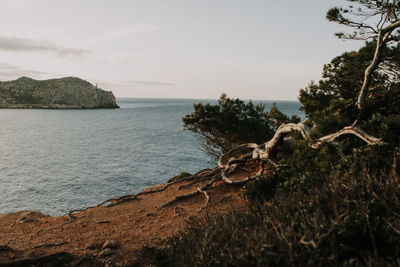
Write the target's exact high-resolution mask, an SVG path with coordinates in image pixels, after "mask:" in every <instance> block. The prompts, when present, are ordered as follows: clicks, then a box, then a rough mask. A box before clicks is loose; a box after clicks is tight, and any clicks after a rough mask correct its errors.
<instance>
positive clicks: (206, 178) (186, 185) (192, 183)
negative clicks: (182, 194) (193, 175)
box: [177, 177, 212, 190]
mask: <svg viewBox="0 0 400 267" xmlns="http://www.w3.org/2000/svg"><path fill="white" fill-rule="evenodd" d="M210 179H212V177H204V178H201V179H198V180H194V181H191V182H190V183H188V184H183V185H180V186H178V188H177V190H181V189H184V188H186V187H189V186H191V185H194V184H197V183H200V182H203V181H207V180H210Z"/></svg>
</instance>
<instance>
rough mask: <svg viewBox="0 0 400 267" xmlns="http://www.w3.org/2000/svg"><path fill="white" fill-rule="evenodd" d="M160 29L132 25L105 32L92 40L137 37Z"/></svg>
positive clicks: (158, 27)
mask: <svg viewBox="0 0 400 267" xmlns="http://www.w3.org/2000/svg"><path fill="white" fill-rule="evenodd" d="M160 29H161V27H160V26H158V25H154V24H133V25H129V26H123V27H116V28H113V29H110V30H109V31H107V32H103V33H102V34H101V35H99V36H98V37H94V38H92V39H94V40H96V41H100V42H103V41H113V40H118V39H121V38H126V37H132V36H137V35H140V34H144V33H150V32H157V31H159V30H160Z"/></svg>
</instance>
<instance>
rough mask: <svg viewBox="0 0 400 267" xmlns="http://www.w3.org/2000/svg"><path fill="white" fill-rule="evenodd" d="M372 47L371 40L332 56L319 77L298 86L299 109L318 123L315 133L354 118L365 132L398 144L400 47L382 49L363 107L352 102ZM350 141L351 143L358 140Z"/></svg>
mask: <svg viewBox="0 0 400 267" xmlns="http://www.w3.org/2000/svg"><path fill="white" fill-rule="evenodd" d="M374 47H375V43H374V42H370V43H366V44H365V46H364V47H362V48H361V49H360V50H359V51H357V52H346V53H344V54H342V55H340V56H338V57H336V58H334V59H333V60H332V61H331V62H330V63H329V64H326V65H325V66H324V68H323V74H322V76H323V79H322V80H320V81H319V82H318V83H311V84H310V85H309V86H308V87H306V88H305V89H302V90H300V95H299V100H300V102H301V104H302V109H303V110H304V111H305V113H306V115H307V117H308V118H310V120H312V121H313V122H314V123H315V124H316V125H317V128H316V129H315V131H314V133H313V134H314V136H315V137H320V136H323V135H327V134H330V133H333V132H335V131H338V130H339V129H341V128H343V127H344V126H348V125H350V124H352V123H353V122H354V121H355V120H357V123H358V125H359V126H361V128H362V129H364V130H365V131H367V132H368V133H370V134H372V135H376V136H379V137H382V138H383V140H384V141H386V142H390V143H392V144H395V145H398V144H400V143H399V137H398V130H399V124H400V117H399V114H400V100H399V98H400V96H399V95H400V94H399V92H400V91H399V88H400V82H399V76H398V74H397V73H400V72H399V71H400V68H399V67H398V64H399V63H398V59H399V58H398V57H399V54H400V48H399V47H390V48H386V49H385V50H384V53H383V58H384V61H383V63H382V65H381V68H380V69H379V70H378V71H377V72H375V73H374V75H373V79H372V82H371V88H374V89H373V90H371V91H370V92H369V94H368V100H367V105H366V107H365V108H364V109H363V111H362V112H359V111H358V109H357V107H356V105H355V103H356V99H357V96H358V93H359V90H360V88H361V85H362V82H363V77H364V70H365V68H366V67H367V66H368V64H369V62H370V61H371V59H372V55H373V52H374ZM388 66H392V67H391V68H389V67H388ZM389 69H390V70H389ZM347 138H349V137H347ZM350 138H351V137H350ZM351 143H353V146H354V145H357V144H361V143H360V142H357V141H355V142H351Z"/></svg>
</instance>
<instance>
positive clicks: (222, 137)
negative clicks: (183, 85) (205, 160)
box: [183, 94, 299, 159]
mask: <svg viewBox="0 0 400 267" xmlns="http://www.w3.org/2000/svg"><path fill="white" fill-rule="evenodd" d="M290 120H291V121H298V120H299V118H298V117H296V116H292V118H291V119H289V117H287V116H286V115H284V114H283V113H282V112H280V111H279V109H278V108H277V106H276V104H275V103H274V105H273V107H272V108H271V111H270V112H269V113H268V111H266V110H265V106H264V105H263V104H256V105H255V104H253V102H252V101H249V102H248V103H246V102H244V101H242V100H240V99H238V98H236V99H231V98H228V97H227V96H226V95H225V94H222V95H221V97H220V99H219V101H218V104H217V105H211V104H209V103H207V104H203V103H199V104H194V112H192V113H191V114H188V115H186V116H185V117H184V118H183V124H184V129H185V130H190V131H192V132H194V133H196V134H198V135H199V136H200V138H201V139H202V143H201V146H202V148H203V149H204V150H205V151H206V152H207V153H208V154H209V155H210V156H212V157H213V158H215V159H216V158H218V157H219V156H220V155H221V152H222V153H226V152H228V151H229V150H230V149H231V148H232V147H233V146H235V145H238V144H242V143H263V142H265V141H267V140H268V139H269V138H271V137H272V135H273V133H274V131H275V129H276V127H277V126H279V124H280V123H281V122H284V121H290Z"/></svg>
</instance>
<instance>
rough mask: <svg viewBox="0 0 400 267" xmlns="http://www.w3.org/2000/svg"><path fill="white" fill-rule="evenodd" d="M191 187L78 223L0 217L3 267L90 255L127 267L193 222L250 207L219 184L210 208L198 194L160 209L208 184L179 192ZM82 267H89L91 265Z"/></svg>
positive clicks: (104, 210) (27, 214) (25, 215)
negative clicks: (25, 261) (60, 255)
mask: <svg viewBox="0 0 400 267" xmlns="http://www.w3.org/2000/svg"><path fill="white" fill-rule="evenodd" d="M257 169H259V166H255V165H254V166H251V167H250V169H249V171H248V172H245V171H243V170H239V171H237V172H236V173H234V175H233V176H232V179H233V180H234V179H242V178H243V177H247V176H249V174H253V173H255V172H256V171H257ZM186 183H187V182H180V183H177V184H175V185H172V186H170V187H168V188H167V189H166V190H164V191H161V192H157V193H152V194H147V195H141V196H139V197H138V199H135V200H130V201H126V202H123V203H121V204H118V205H116V206H112V207H104V206H101V207H94V208H89V209H87V210H85V211H81V212H78V213H74V214H73V218H71V217H69V216H67V215H65V216H58V217H50V216H45V215H43V214H41V213H39V212H33V211H21V212H17V213H12V214H0V266H2V264H3V265H4V264H12V263H13V262H17V261H18V260H21V259H26V258H35V257H40V256H46V255H51V254H54V253H58V252H67V253H71V254H74V255H77V256H84V255H90V256H91V257H92V258H96V259H98V260H99V262H101V264H105V265H107V264H110V263H113V264H117V265H123V264H125V263H127V262H128V261H129V260H130V259H131V257H132V256H133V253H134V251H135V250H137V249H139V248H140V247H142V246H143V245H158V244H160V243H162V242H163V240H165V239H166V238H167V237H169V236H173V235H175V234H177V233H178V232H179V231H182V230H183V229H184V228H185V223H186V221H187V220H188V219H189V218H190V217H191V216H195V217H197V216H205V215H206V214H207V213H208V214H210V215H213V214H220V213H227V212H229V211H231V210H238V209H240V208H243V207H244V206H245V205H246V202H245V200H244V199H243V198H242V197H241V191H242V187H240V186H232V185H228V184H225V183H223V182H218V183H216V184H215V185H214V186H212V187H210V188H209V189H208V190H207V192H208V194H209V197H210V201H209V203H208V205H207V206H205V202H206V197H205V195H204V194H198V195H197V196H195V197H193V198H191V199H187V200H183V201H180V202H178V203H176V204H174V205H172V206H169V207H165V208H159V207H160V206H161V205H162V204H164V203H166V202H168V201H170V200H172V199H173V198H175V197H176V196H178V195H183V194H186V193H190V192H193V191H195V190H197V187H201V186H202V185H204V184H206V183H207V181H203V182H201V183H198V184H196V185H193V186H190V187H187V188H185V189H182V190H179V191H178V190H177V188H178V186H179V185H182V184H186ZM160 186H162V185H158V186H154V187H151V188H148V189H146V190H152V189H155V188H159V187H160ZM107 240H112V241H107ZM81 262H82V264H80V265H79V266H85V262H84V261H82V260H81ZM86 266H89V265H86Z"/></svg>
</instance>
